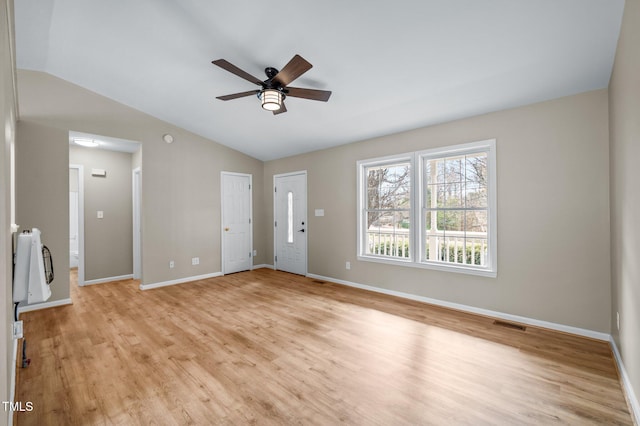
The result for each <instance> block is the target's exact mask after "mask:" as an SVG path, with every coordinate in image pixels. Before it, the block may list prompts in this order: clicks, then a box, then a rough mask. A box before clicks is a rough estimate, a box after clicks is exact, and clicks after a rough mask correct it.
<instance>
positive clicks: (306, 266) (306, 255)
mask: <svg viewBox="0 0 640 426" xmlns="http://www.w3.org/2000/svg"><path fill="white" fill-rule="evenodd" d="M296 175H303V176H304V183H305V185H304V192H305V201H306V203H307V206H306V207H307V208H306V209H305V210H306V215H305V218H304V223H306V233H307V235H306V237H307V238H305V239H304V274H303V275H304V276H307V274H308V273H309V192H308V186H309V185H308V183H309V180H308V176H307V171H306V170H298V171H297V172H289V173H280V174H277V175H273V223H272V225H273V259H272V260H273V269H274V270H276V271H277V270H278V262H276V256H277V255H278V239H277V235H276V232H277V229H276V217H277V213H278V212H277V204H278V202H277V200H276V196H277V194H276V179H277V178H283V177H287V176H296Z"/></svg>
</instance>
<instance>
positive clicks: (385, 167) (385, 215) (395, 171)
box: [363, 161, 411, 259]
mask: <svg viewBox="0 0 640 426" xmlns="http://www.w3.org/2000/svg"><path fill="white" fill-rule="evenodd" d="M363 173H364V176H365V179H366V182H365V183H364V184H365V185H366V189H365V191H366V195H367V202H366V206H365V208H364V213H365V215H366V225H365V226H366V242H365V247H364V251H365V254H367V255H373V256H381V257H389V258H396V259H408V258H409V247H410V243H411V234H410V232H411V227H410V223H411V162H410V161H399V162H392V163H389V164H376V165H370V166H365V167H364V170H363Z"/></svg>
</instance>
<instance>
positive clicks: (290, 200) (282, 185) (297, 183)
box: [273, 171, 308, 275]
mask: <svg viewBox="0 0 640 426" xmlns="http://www.w3.org/2000/svg"><path fill="white" fill-rule="evenodd" d="M273 183H274V203H273V204H274V207H275V208H274V217H275V221H274V246H275V247H274V249H275V258H274V261H275V269H278V270H281V271H287V272H292V273H294V274H300V275H306V274H307V234H308V230H307V172H306V171H304V172H296V173H287V174H283V175H276V176H274V179H273Z"/></svg>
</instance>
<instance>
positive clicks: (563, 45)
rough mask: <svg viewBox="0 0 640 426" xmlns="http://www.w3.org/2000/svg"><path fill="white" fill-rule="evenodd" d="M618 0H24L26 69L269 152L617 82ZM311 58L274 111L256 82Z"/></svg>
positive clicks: (22, 64)
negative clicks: (317, 93) (302, 94)
mask: <svg viewBox="0 0 640 426" xmlns="http://www.w3.org/2000/svg"><path fill="white" fill-rule="evenodd" d="M623 8H624V0H482V1H479V0H406V1H396V2H389V1H388V0H385V1H383V0H367V1H365V0H351V1H344V0H323V1H313V2H312V1H305V0H302V1H301V0H271V1H258V0H234V1H222V0H200V1H198V0H180V1H167V0H165V1H158V0H136V1H125V0H111V1H97V0H96V1H87V0H18V1H16V2H15V10H16V46H17V48H16V51H17V62H18V67H19V68H24V69H30V70H37V71H44V72H47V73H50V74H53V75H55V76H58V77H60V78H63V79H65V80H68V81H70V82H73V83H75V84H77V85H80V86H82V87H85V88H87V89H90V90H92V91H94V92H97V93H100V94H102V95H104V96H107V97H109V98H111V99H114V100H116V101H119V102H121V103H123V104H126V105H129V106H131V107H133V108H136V109H138V110H141V111H144V112H146V113H148V114H150V115H153V116H155V117H157V118H160V119H162V120H165V121H167V122H169V123H172V124H174V125H177V126H179V127H182V128H185V129H187V130H190V131H192V132H194V133H197V134H199V135H202V136H204V137H206V138H209V139H212V140H215V141H217V142H220V143H222V144H224V145H227V146H230V147H232V148H235V149H237V150H239V151H242V152H244V153H246V154H249V155H251V156H253V157H255V158H258V159H261V160H270V159H275V158H281V157H285V156H289V155H293V154H298V153H303V152H308V151H313V150H317V149H322V148H327V147H330V146H336V145H340V144H345V143H349V142H353V141H357V140H362V139H366V138H370V137H375V136H380V135H385V134H390V133H394V132H398V131H402V130H408V129H413V128H418V127H423V126H426V125H431V124H435V123H440V122H445V121H450V120H453V119H458V118H463V117H468V116H472V115H477V114H482V113H486V112H490V111H496V110H501V109H505V108H511V107H515V106H519V105H525V104H529V103H533V102H538V101H542V100H547V99H552V98H556V97H560V96H566V95H571V94H575V93H580V92H584V91H588V90H594V89H599V88H603V87H607V85H608V83H609V77H610V75H611V69H612V65H613V59H614V55H615V49H616V43H617V40H618V35H619V32H620V22H621V19H622V12H623ZM296 53H297V54H300V55H302V56H303V57H304V58H305V59H307V60H308V61H309V62H311V63H312V64H313V65H314V67H313V68H312V69H311V70H310V71H308V72H307V73H306V74H304V75H303V76H302V77H300V78H299V79H298V80H296V81H295V82H294V83H293V84H292V85H293V86H296V87H309V88H315V89H322V90H331V91H333V95H332V97H331V99H330V100H329V102H328V103H324V102H316V101H309V100H304V99H296V98H287V101H286V104H287V109H288V112H287V113H285V114H279V115H277V116H274V115H272V114H271V113H270V112H267V111H264V110H262V109H261V108H260V105H259V101H258V100H257V99H256V98H254V97H246V98H242V99H236V100H232V101H227V102H223V101H220V100H217V99H215V97H216V96H220V95H226V94H230V93H235V92H244V91H247V90H252V89H255V86H254V85H252V84H251V83H249V82H248V81H245V80H243V79H241V78H239V77H237V76H235V75H233V74H230V73H228V72H226V71H224V70H223V69H221V68H218V67H216V66H214V65H212V64H211V61H212V60H214V59H219V58H224V59H226V60H228V61H229V62H231V63H233V64H234V65H236V66H238V67H240V68H242V69H244V70H245V71H247V72H249V73H250V74H253V75H254V76H256V77H258V78H260V79H266V77H265V76H264V71H263V70H264V68H265V67H267V66H273V67H275V68H278V69H280V68H282V66H284V64H286V63H287V62H288V61H289V59H291V57H292V56H293V55H294V54H296Z"/></svg>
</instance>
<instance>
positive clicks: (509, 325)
mask: <svg viewBox="0 0 640 426" xmlns="http://www.w3.org/2000/svg"><path fill="white" fill-rule="evenodd" d="M493 325H498V326H500V327H506V328H512V329H514V330H520V331H527V327H525V326H524V325H520V324H515V323H512V322H507V321H500V320H495V321H494V322H493Z"/></svg>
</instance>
